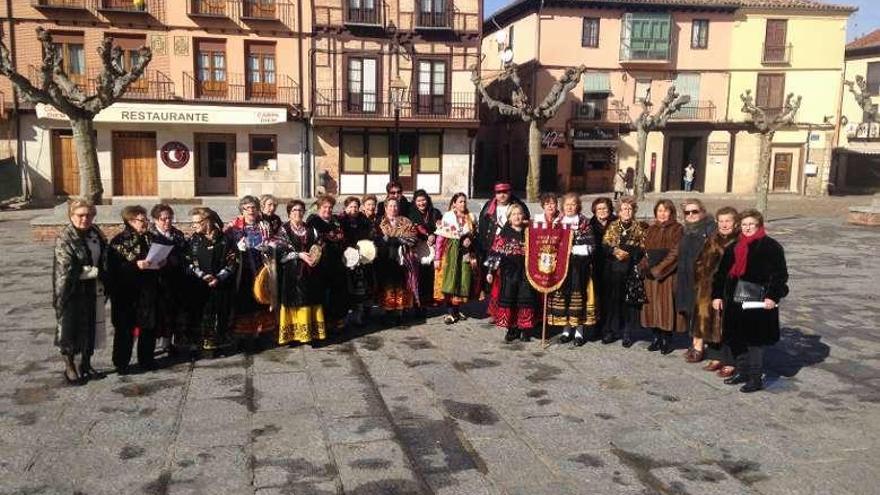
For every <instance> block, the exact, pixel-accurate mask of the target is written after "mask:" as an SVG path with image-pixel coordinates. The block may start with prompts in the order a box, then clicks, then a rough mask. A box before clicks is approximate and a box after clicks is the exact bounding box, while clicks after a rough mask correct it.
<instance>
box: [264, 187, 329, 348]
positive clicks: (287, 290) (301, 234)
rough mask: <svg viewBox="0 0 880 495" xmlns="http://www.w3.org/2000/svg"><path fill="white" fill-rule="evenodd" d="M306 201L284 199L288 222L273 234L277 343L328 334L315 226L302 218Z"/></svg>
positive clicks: (313, 340) (310, 340)
mask: <svg viewBox="0 0 880 495" xmlns="http://www.w3.org/2000/svg"><path fill="white" fill-rule="evenodd" d="M305 213H306V204H305V203H304V202H302V201H300V200H298V199H295V200H293V201H291V202H289V203H287V218H288V219H289V220H288V222H287V223H285V224H284V225H282V226H281V228H280V229H279V230H278V235H277V236H276V238H275V242H274V245H275V256H276V260H277V264H278V267H279V268H278V303H279V305H280V307H279V309H278V321H279V322H278V344H280V345H285V344H293V343H312V344H314V343H316V342H320V341H322V340H324V339H326V338H327V331H326V328H325V326H324V308H323V306H322V303H323V294H322V292H321V290H322V284H321V282H320V276H319V275H318V269H317V265H318V260H316V259H314V257H313V254H315V253H314V249H313V248H314V246H316V245H317V244H318V235H317V232H315V229H313V228H310V227H309V226H308V225H306V223H305V221H304V220H303V219H304V217H305Z"/></svg>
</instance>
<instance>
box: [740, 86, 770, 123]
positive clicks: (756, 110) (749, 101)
mask: <svg viewBox="0 0 880 495" xmlns="http://www.w3.org/2000/svg"><path fill="white" fill-rule="evenodd" d="M739 99H740V100H742V102H743V106H742V112H743V113H747V114H749V115H751V117H752V122H753V124H754V125H755V127H756V128H757V129H758V130H761V129H762V128H765V127H766V125H767V112H765V111H764V109H763V108H761V107H759V106H758V105H755V101H754V99H753V98H752V90H751V89H747V90H746V92H745V93H743V94H741V95H739Z"/></svg>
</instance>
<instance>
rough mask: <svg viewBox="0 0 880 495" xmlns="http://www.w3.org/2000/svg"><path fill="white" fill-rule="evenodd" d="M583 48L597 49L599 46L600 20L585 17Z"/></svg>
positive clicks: (582, 33)
mask: <svg viewBox="0 0 880 495" xmlns="http://www.w3.org/2000/svg"><path fill="white" fill-rule="evenodd" d="M581 46H585V47H589V48H597V47H598V46H599V19H598V18H595V17H584V27H583V30H582V31H581Z"/></svg>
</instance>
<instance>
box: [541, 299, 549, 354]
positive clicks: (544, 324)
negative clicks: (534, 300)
mask: <svg viewBox="0 0 880 495" xmlns="http://www.w3.org/2000/svg"><path fill="white" fill-rule="evenodd" d="M541 316H542V317H541V348H542V349H546V348H547V347H548V346H547V343H546V342H547V293H546V292H545V293H544V313H543V314H542V315H541Z"/></svg>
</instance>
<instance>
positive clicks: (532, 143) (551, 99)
mask: <svg viewBox="0 0 880 495" xmlns="http://www.w3.org/2000/svg"><path fill="white" fill-rule="evenodd" d="M516 70H517V65H516V64H512V63H511V64H507V65H506V66H505V67H504V70H503V71H502V73H501V75H500V76H499V77H498V80H509V81H510V82H511V83H513V92H512V94H511V99H510V101H511V102H510V103H505V102H503V101H501V100H498V99H496V98H493V97H492V96H490V95H489V93H488V91H486V87H485V86H483V80H482V79H481V78H480V74H479V73H478V72H477V68H476V66H473V67H471V74H472V75H471V81H473V83H474V86H476V87H477V91H479V92H480V96H481V97H482V98H483V102H484V103H486V106H488V107H489V108H490V109H495V110H497V111H498V113H500V114H501V115H506V116H509V117H516V118H519V119H521V120H523V121H524V122H528V123H529V173H528V177H527V178H526V197H527V198H528V199H529V200H530V201H535V200H537V199H538V184H539V183H540V181H541V135H542V133H543V131H544V124H546V123H547V121H548V120H550V119H551V118H553V116H554V115H556V112H557V111H558V110H559V107H561V106H562V103H564V102H565V97H566V95H568V92H569V91H571V90H572V88H574V87H575V86H577V83H578V81H580V78H581V75H582V74H583V73H584V72H586V70H587V68H586V66H584V65H581V66H580V67H569V68H567V69H565V73H564V74H563V75H562V77H561V78H559V80H558V81H556V83H555V84H553V87H552V88H550V92H549V93H547V96H545V97H544V100H543V101H542V102H541V103H540V104H539V105H534V104H531V103H529V98H528V96H527V95H526V93H525V91H523V88H522V82H521V81H520V79H519V74H517V72H516Z"/></svg>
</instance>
